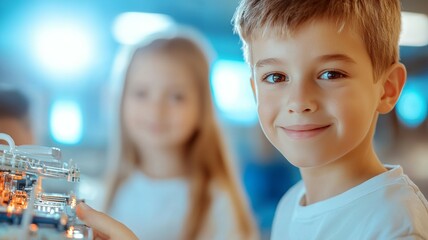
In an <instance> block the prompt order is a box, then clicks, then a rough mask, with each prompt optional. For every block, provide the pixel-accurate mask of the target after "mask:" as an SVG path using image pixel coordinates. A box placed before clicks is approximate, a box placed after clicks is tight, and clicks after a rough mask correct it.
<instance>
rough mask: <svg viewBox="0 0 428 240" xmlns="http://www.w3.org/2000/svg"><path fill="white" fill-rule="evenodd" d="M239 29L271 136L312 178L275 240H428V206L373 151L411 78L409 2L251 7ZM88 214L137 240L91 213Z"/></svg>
mask: <svg viewBox="0 0 428 240" xmlns="http://www.w3.org/2000/svg"><path fill="white" fill-rule="evenodd" d="M235 28H236V30H237V32H238V33H239V35H240V37H241V39H242V40H243V42H244V55H245V56H246V60H247V62H248V63H249V64H250V66H251V69H252V80H251V83H252V85H253V89H254V92H255V96H256V99H257V104H258V112H259V118H260V123H261V126H262V128H263V131H264V133H265V134H266V136H267V137H268V139H269V140H270V141H271V142H272V144H273V145H274V146H275V147H276V148H277V149H278V150H279V151H280V152H281V153H282V154H283V155H284V156H285V157H286V158H287V159H288V160H289V161H290V162H291V163H292V164H293V165H295V166H297V167H298V168H299V169H300V172H301V175H302V179H303V182H300V183H298V184H297V185H296V186H295V187H293V188H292V189H291V190H290V191H289V192H288V193H287V194H286V195H285V196H284V197H283V199H282V200H281V202H280V204H279V206H278V208H277V213H276V217H275V220H274V226H273V232H272V239H273V240H280V239H281V240H282V239H428V230H427V229H428V203H427V201H426V199H425V198H424V196H423V195H422V193H421V192H420V191H419V189H418V188H417V187H416V186H415V185H414V184H413V183H412V182H411V181H410V179H409V178H408V177H407V176H406V175H404V174H403V170H402V169H401V167H399V166H388V165H383V164H382V163H381V162H380V160H379V159H378V157H377V156H376V154H375V152H374V150H373V145H372V139H373V134H374V130H375V126H376V121H377V118H378V115H379V114H385V113H388V112H389V111H391V110H392V109H393V107H394V105H395V103H396V102H397V100H398V97H399V95H400V93H401V90H402V88H403V85H404V83H405V79H406V70H405V67H404V66H403V65H402V64H401V63H399V62H398V38H399V33H400V3H399V1H398V0H243V1H242V2H241V4H240V6H239V7H238V9H237V11H236V13H235ZM78 215H79V217H80V218H81V219H83V220H84V221H85V222H86V223H87V224H88V225H90V226H93V227H94V228H95V229H97V230H98V231H101V232H103V233H104V234H107V235H109V236H110V237H112V238H114V237H113V236H126V237H129V238H132V237H133V235H132V233H130V232H129V231H128V230H127V228H126V227H124V226H123V225H121V224H119V223H117V222H115V221H113V220H112V219H111V218H109V217H107V216H105V215H103V214H102V213H99V212H96V211H94V210H92V209H90V208H89V207H88V206H86V205H83V204H81V205H79V208H78ZM104 221H105V222H104ZM116 227H117V228H116ZM122 239H125V238H123V237H122Z"/></svg>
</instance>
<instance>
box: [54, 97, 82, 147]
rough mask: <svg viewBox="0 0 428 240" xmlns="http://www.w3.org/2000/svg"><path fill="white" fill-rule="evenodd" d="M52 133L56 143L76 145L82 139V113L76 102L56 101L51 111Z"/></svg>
mask: <svg viewBox="0 0 428 240" xmlns="http://www.w3.org/2000/svg"><path fill="white" fill-rule="evenodd" d="M50 132H51V134H52V137H53V138H54V140H55V141H57V142H60V143H63V144H76V143H78V142H79V141H80V140H81V139H82V132H83V129H82V111H81V109H80V106H79V105H78V104H77V103H76V102H74V101H65V100H61V101H56V102H54V103H53V105H52V109H51V111H50Z"/></svg>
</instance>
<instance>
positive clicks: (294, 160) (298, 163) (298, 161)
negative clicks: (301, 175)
mask: <svg viewBox="0 0 428 240" xmlns="http://www.w3.org/2000/svg"><path fill="white" fill-rule="evenodd" d="M286 159H287V160H288V162H289V163H291V164H292V165H293V166H295V167H297V168H299V169H304V168H308V169H309V168H318V167H323V166H325V165H327V164H329V163H330V162H331V161H328V160H326V158H319V156H307V157H303V156H297V157H295V156H286Z"/></svg>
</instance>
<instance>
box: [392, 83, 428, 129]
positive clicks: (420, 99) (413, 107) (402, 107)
mask: <svg viewBox="0 0 428 240" xmlns="http://www.w3.org/2000/svg"><path fill="white" fill-rule="evenodd" d="M427 113H428V104H427V100H426V99H425V97H424V96H423V95H422V93H421V92H420V91H418V89H417V88H415V87H405V88H404V90H403V93H402V94H401V97H400V100H399V101H398V103H397V115H398V119H399V120H400V121H401V122H402V123H403V124H404V125H406V126H407V127H411V128H415V127H418V126H419V125H421V124H422V123H423V122H424V121H425V119H426V117H427Z"/></svg>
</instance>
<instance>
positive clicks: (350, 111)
mask: <svg viewBox="0 0 428 240" xmlns="http://www.w3.org/2000/svg"><path fill="white" fill-rule="evenodd" d="M338 29H339V28H338V27H337V26H336V25H335V24H334V22H330V21H327V20H320V19H317V20H314V21H312V22H308V23H305V24H304V25H303V26H301V27H300V28H299V30H298V31H297V32H294V33H293V34H292V35H291V36H290V37H279V36H277V35H275V34H273V33H272V32H270V33H268V34H267V35H265V36H264V37H260V38H256V39H255V40H253V41H251V43H250V44H249V45H250V61H251V65H252V70H253V81H254V82H253V84H254V85H255V94H256V99H257V104H258V112H259V118H260V123H261V125H262V128H263V131H264V132H265V134H266V136H267V137H268V139H269V140H270V141H271V142H272V144H273V145H275V147H276V148H278V150H279V151H280V152H281V153H282V154H283V155H284V156H285V157H286V158H287V159H288V160H289V161H290V162H291V163H292V164H294V165H296V166H298V167H317V166H323V165H326V164H329V163H332V162H336V160H338V159H350V158H351V159H353V158H357V156H360V157H361V156H362V155H364V154H365V153H366V152H368V151H369V152H370V150H371V148H372V147H371V139H372V135H373V132H374V127H375V124H376V117H377V114H378V112H377V108H378V104H379V101H380V98H381V96H382V93H383V88H382V82H383V81H382V80H379V81H375V80H374V78H373V69H372V63H371V60H370V57H369V55H368V53H367V50H366V47H365V45H364V42H363V40H362V39H361V38H360V37H359V34H358V33H356V32H353V31H350V30H349V29H348V28H347V27H346V26H345V27H344V29H343V30H342V31H341V32H339V30H338ZM371 157H372V156H371ZM373 157H374V156H373ZM355 160H356V159H355Z"/></svg>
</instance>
